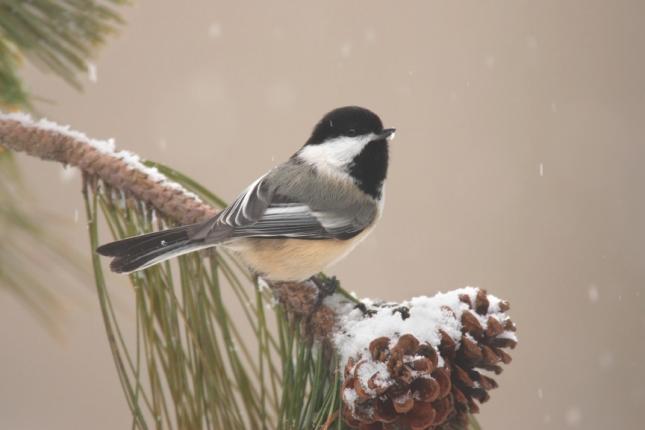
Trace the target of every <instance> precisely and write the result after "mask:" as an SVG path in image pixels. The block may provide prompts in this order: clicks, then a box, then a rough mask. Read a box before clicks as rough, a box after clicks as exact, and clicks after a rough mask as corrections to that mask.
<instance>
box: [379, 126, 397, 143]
mask: <svg viewBox="0 0 645 430" xmlns="http://www.w3.org/2000/svg"><path fill="white" fill-rule="evenodd" d="M395 133H396V128H386V129H384V130H383V131H382V132H381V133H380V134H379V135H378V137H379V139H387V140H392V139H394V134H395Z"/></svg>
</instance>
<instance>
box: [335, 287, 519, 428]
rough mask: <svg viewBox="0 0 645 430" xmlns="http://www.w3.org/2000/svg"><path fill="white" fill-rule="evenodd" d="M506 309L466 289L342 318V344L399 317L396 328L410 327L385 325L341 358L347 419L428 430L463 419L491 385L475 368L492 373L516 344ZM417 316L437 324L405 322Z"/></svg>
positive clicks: (474, 409) (364, 425)
mask: <svg viewBox="0 0 645 430" xmlns="http://www.w3.org/2000/svg"><path fill="white" fill-rule="evenodd" d="M451 295H453V297H451ZM415 300H416V301H415ZM491 301H492V302H493V305H491ZM508 309H509V306H508V303H507V302H504V301H501V300H499V299H496V298H494V297H493V296H487V294H486V291H484V290H479V289H474V288H468V289H462V290H458V291H455V292H451V293H447V294H445V295H438V296H435V297H434V298H421V299H413V300H412V301H410V302H406V303H405V304H403V305H401V306H393V305H392V304H387V305H379V306H375V307H373V308H372V309H371V310H372V311H373V312H369V313H367V314H366V316H365V320H364V323H365V324H362V323H361V322H360V321H359V322H358V323H356V321H354V323H352V322H351V319H348V320H349V321H350V322H349V323H346V325H345V328H346V333H345V334H342V335H341V336H344V337H345V338H344V339H342V340H341V343H340V344H341V345H343V346H344V347H347V346H348V344H349V343H351V342H355V343H356V342H359V340H358V339H357V337H358V338H360V337H361V336H362V335H364V334H365V333H364V332H363V333H360V334H359V335H358V336H357V335H352V334H351V333H352V331H354V332H356V331H359V332H360V331H361V330H365V329H366V326H367V327H368V329H369V325H372V326H374V328H372V332H373V333H377V334H378V333H379V332H380V331H382V330H383V328H384V327H386V326H388V325H396V324H397V321H401V322H402V323H401V324H400V325H401V326H402V327H401V328H403V329H404V328H406V327H414V330H413V331H414V333H415V334H411V333H406V334H402V335H399V333H398V332H396V330H395V331H394V332H393V331H392V330H391V329H390V330H389V332H390V335H389V336H381V337H377V338H375V339H373V340H372V341H371V342H369V347H368V348H363V352H362V353H361V354H359V356H358V357H351V356H350V357H349V358H348V359H347V362H346V366H345V372H344V377H345V379H344V383H343V386H342V398H343V418H344V420H345V422H346V423H347V424H348V425H350V426H351V427H353V428H358V429H360V430H389V429H397V430H399V429H400V430H402V429H411V430H434V429H440V428H441V427H442V426H443V425H447V424H451V425H455V424H456V425H460V424H463V423H465V422H466V421H467V417H468V413H476V412H478V411H479V406H478V405H477V403H476V402H475V401H477V402H479V403H483V402H485V401H486V400H488V398H489V395H488V391H489V390H491V389H493V388H496V387H497V383H496V382H495V381H494V380H493V379H492V378H491V377H489V376H487V375H484V374H482V373H481V371H482V370H485V371H491V372H494V373H496V374H497V373H500V372H501V371H502V368H501V367H500V364H502V363H503V364H508V363H510V360H511V357H510V356H509V355H508V353H507V352H506V351H505V349H506V348H509V347H510V348H513V347H515V344H516V340H515V336H514V333H513V332H514V331H515V325H514V324H513V323H512V321H511V320H510V319H509V318H508V316H506V314H505V312H506V311H507V310H508ZM428 315H430V318H429V317H428ZM415 318H416V321H418V322H425V324H426V325H430V324H431V323H429V321H436V323H435V325H436V326H434V327H431V326H427V327H420V326H418V325H417V323H416V321H415V323H414V324H413V325H407V326H406V323H409V322H410V320H414V319H415ZM428 318H429V319H428ZM432 318H434V320H433V319H432ZM408 319H410V320H408ZM370 320H371V321H370ZM406 320H408V321H406ZM352 324H354V325H353V326H352ZM386 331H387V329H386ZM420 338H421V339H426V340H421V339H420ZM433 344H434V346H433ZM349 346H352V347H355V346H354V345H349Z"/></svg>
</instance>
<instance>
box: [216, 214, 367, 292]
mask: <svg viewBox="0 0 645 430" xmlns="http://www.w3.org/2000/svg"><path fill="white" fill-rule="evenodd" d="M371 229H372V228H371V226H370V227H369V228H367V229H365V230H363V231H362V232H361V233H360V234H358V235H356V236H354V237H353V238H351V239H348V240H338V239H321V240H306V239H286V238H275V239H269V238H244V239H239V240H235V241H234V242H232V243H229V244H226V245H225V246H226V247H227V248H229V249H231V250H232V251H233V252H235V253H236V254H237V255H238V256H239V257H240V258H241V259H242V260H243V261H244V262H245V263H246V264H247V265H248V266H249V267H250V268H251V269H252V270H253V271H254V272H256V273H257V274H258V275H261V276H263V277H264V278H266V279H267V280H269V281H303V280H305V279H308V278H309V277H311V276H313V275H315V274H317V273H318V272H321V271H322V270H324V269H326V268H327V267H329V266H331V265H333V264H334V263H336V262H338V261H339V260H341V259H342V258H343V257H345V256H346V255H347V254H348V253H349V252H350V251H352V249H354V248H355V247H356V245H358V244H359V243H360V241H362V240H363V239H364V238H365V237H366V236H367V235H368V234H369V232H370V231H371Z"/></svg>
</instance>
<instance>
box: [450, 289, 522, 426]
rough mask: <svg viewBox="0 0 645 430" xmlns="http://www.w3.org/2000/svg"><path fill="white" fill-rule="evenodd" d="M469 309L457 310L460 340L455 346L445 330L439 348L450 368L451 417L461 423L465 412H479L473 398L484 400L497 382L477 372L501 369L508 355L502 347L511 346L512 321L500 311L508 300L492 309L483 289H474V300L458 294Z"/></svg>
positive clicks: (513, 342)
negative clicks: (452, 409) (459, 311)
mask: <svg viewBox="0 0 645 430" xmlns="http://www.w3.org/2000/svg"><path fill="white" fill-rule="evenodd" d="M459 300H460V301H461V302H463V303H465V304H466V305H467V306H468V307H469V310H464V311H463V313H462V314H461V325H462V327H461V332H462V336H461V342H460V345H459V347H457V345H456V343H455V342H454V340H453V339H451V338H450V336H448V335H447V334H446V333H445V332H444V333H442V336H441V344H440V346H439V351H440V352H441V355H442V357H443V358H444V360H446V365H447V366H449V367H450V369H451V370H452V372H451V375H452V397H453V401H454V405H455V415H454V417H452V418H451V421H454V422H456V423H460V424H465V423H466V422H468V413H471V414H472V413H477V412H479V406H478V404H477V403H476V402H475V400H477V402H479V403H480V404H481V403H484V402H486V401H487V400H488V399H489V398H490V396H489V394H488V391H490V390H492V389H493V388H497V382H495V380H494V379H493V378H491V377H489V376H486V375H484V374H482V373H481V371H482V370H486V371H490V372H494V373H495V374H496V375H498V374H500V373H501V372H502V367H501V366H500V364H502V363H503V364H509V363H510V362H511V356H510V355H509V354H508V353H507V352H506V351H504V349H505V348H511V349H512V348H515V346H516V345H517V341H516V339H515V335H514V332H515V324H513V322H512V321H511V319H510V318H508V317H507V316H505V315H504V312H506V311H507V310H508V309H509V304H508V302H504V301H501V302H499V303H498V304H497V308H496V309H491V308H490V303H489V300H488V297H487V295H486V291H485V290H478V291H477V294H476V295H475V300H474V303H473V300H472V298H471V296H469V295H468V294H462V295H460V296H459Z"/></svg>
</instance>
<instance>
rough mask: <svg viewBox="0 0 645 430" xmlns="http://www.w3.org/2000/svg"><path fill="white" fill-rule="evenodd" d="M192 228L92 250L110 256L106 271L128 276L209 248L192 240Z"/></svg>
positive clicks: (179, 228)
mask: <svg viewBox="0 0 645 430" xmlns="http://www.w3.org/2000/svg"><path fill="white" fill-rule="evenodd" d="M191 227H194V226H182V227H177V228H172V229H169V230H164V231H158V232H154V233H149V234H144V235H141V236H135V237H129V238H127V239H123V240H117V241H116V242H111V243H108V244H105V245H102V246H99V247H98V248H97V249H96V252H98V253H99V254H101V255H105V256H108V257H114V259H113V260H112V262H111V263H110V269H112V271H114V272H117V273H130V272H134V271H137V270H141V269H145V268H146V267H150V266H152V265H154V264H157V263H161V262H162V261H165V260H168V259H169V258H173V257H177V256H179V255H182V254H186V253H188V252H193V251H197V250H198V249H202V248H207V247H209V246H213V245H214V244H213V243H209V244H206V243H205V242H204V241H203V240H193V239H191V238H190V237H189V231H190V229H191Z"/></svg>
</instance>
